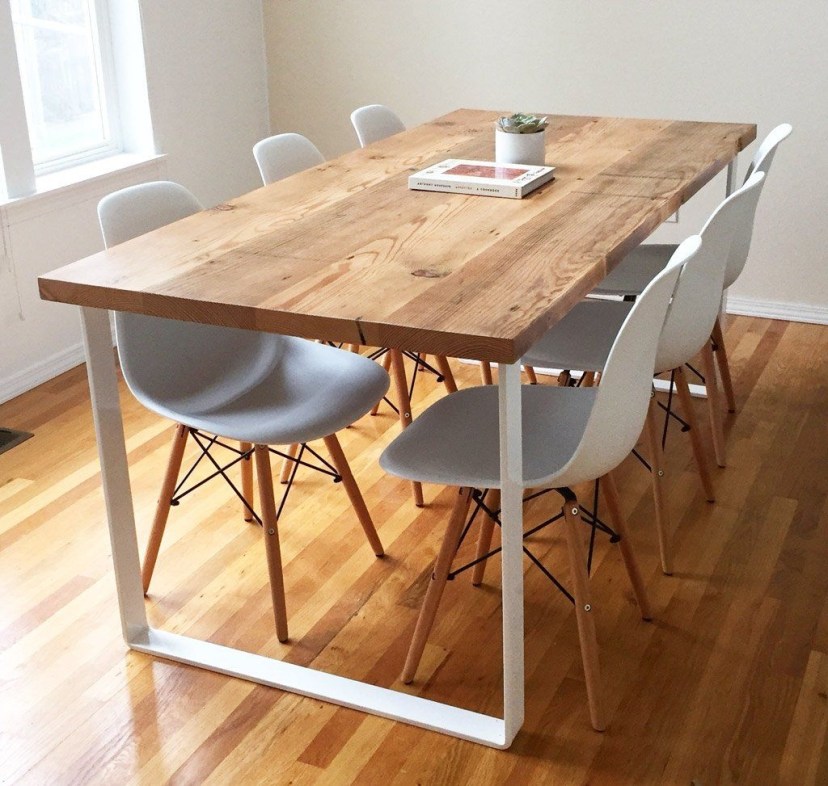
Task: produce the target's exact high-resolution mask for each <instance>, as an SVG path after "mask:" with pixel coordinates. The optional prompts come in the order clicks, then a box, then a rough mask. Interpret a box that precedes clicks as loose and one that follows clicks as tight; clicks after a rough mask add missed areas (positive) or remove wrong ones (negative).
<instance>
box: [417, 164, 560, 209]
mask: <svg viewBox="0 0 828 786" xmlns="http://www.w3.org/2000/svg"><path fill="white" fill-rule="evenodd" d="M554 176H555V167H553V166H527V165H525V164H496V163H495V162H493V161H463V160H461V159H458V158H449V159H448V160H446V161H441V162H440V163H439V164H432V165H431V166H430V167H428V168H427V169H423V170H421V171H420V172H416V173H415V174H413V175H411V176H410V177H409V178H408V187H409V188H410V189H414V190H416V191H444V192H447V193H457V194H480V195H482V196H496V197H507V198H508V199H522V198H523V197H525V196H526V195H527V194H529V193H531V192H532V191H534V190H535V189H536V188H538V187H540V186H542V185H543V184H544V183H548V182H549V181H550V180H552V178H553V177H554Z"/></svg>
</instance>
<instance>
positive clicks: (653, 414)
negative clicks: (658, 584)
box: [644, 394, 673, 576]
mask: <svg viewBox="0 0 828 786" xmlns="http://www.w3.org/2000/svg"><path fill="white" fill-rule="evenodd" d="M657 406H658V405H657V404H656V400H655V394H653V397H652V398H651V399H650V406H649V407H648V408H647V420H646V422H645V423H644V436H645V438H646V440H647V449H648V450H649V452H650V474H651V476H652V483H653V502H654V503H655V521H656V534H657V535H658V551H659V554H660V555H661V570H662V571H663V572H664V573H666V574H667V575H668V576H672V575H673V550H672V546H671V534H670V533H671V528H670V515H669V513H668V511H667V493H666V489H665V488H664V451H663V450H662V448H661V440H660V439H659V438H658V408H657Z"/></svg>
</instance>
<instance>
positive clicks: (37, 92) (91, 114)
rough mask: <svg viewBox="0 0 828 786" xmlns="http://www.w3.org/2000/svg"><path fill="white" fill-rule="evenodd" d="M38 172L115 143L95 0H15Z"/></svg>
mask: <svg viewBox="0 0 828 786" xmlns="http://www.w3.org/2000/svg"><path fill="white" fill-rule="evenodd" d="M11 8H12V24H13V27H14V38H15V43H16V45H17V60H18V65H19V69H20V83H21V86H22V89H23V101H24V105H25V109H26V121H27V124H28V127H29V142H30V145H31V151H32V162H33V164H34V167H35V172H36V173H37V174H41V173H42V172H45V171H49V170H54V169H58V168H62V167H64V166H67V165H71V164H72V163H75V162H76V161H77V159H78V158H89V157H94V156H99V155H102V154H106V153H110V152H112V151H113V150H114V149H115V148H116V141H115V138H114V135H113V132H112V130H113V127H114V125H115V124H114V123H113V122H112V120H111V116H112V115H114V113H113V112H111V111H110V108H111V106H112V103H113V100H114V97H113V96H111V94H110V93H111V91H110V90H108V89H107V80H106V74H107V70H108V69H106V68H104V59H103V56H102V52H101V36H100V31H101V29H102V27H101V26H100V25H99V16H98V14H99V9H98V8H96V3H95V0H11Z"/></svg>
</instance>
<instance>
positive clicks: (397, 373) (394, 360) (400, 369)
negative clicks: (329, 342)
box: [388, 349, 423, 508]
mask: <svg viewBox="0 0 828 786" xmlns="http://www.w3.org/2000/svg"><path fill="white" fill-rule="evenodd" d="M388 354H389V355H391V377H392V378H393V380H394V387H395V389H396V391H397V408H398V409H399V410H400V426H402V427H403V428H408V424H409V423H411V400H410V399H409V398H408V381H407V380H406V378H405V366H404V365H403V356H402V352H400V350H399V349H389V350H388ZM411 488H412V490H413V491H414V504H415V505H416V506H417V507H418V508H421V507H422V506H423V486H422V484H421V483H418V482H417V481H416V480H415V481H413V482H412V483H411Z"/></svg>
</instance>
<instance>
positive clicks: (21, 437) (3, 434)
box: [0, 426, 34, 453]
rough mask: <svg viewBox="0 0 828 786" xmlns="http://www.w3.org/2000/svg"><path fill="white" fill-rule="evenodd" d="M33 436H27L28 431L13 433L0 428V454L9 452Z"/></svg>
mask: <svg viewBox="0 0 828 786" xmlns="http://www.w3.org/2000/svg"><path fill="white" fill-rule="evenodd" d="M33 436H34V434H29V432H28V431H15V430H14V429H10V428H3V427H2V426H0V453H5V452H6V451H7V450H11V449H12V448H13V447H15V445H19V444H20V443H21V442H25V441H26V440H27V439H28V438H29V437H33Z"/></svg>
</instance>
